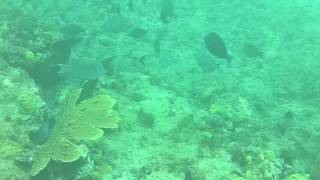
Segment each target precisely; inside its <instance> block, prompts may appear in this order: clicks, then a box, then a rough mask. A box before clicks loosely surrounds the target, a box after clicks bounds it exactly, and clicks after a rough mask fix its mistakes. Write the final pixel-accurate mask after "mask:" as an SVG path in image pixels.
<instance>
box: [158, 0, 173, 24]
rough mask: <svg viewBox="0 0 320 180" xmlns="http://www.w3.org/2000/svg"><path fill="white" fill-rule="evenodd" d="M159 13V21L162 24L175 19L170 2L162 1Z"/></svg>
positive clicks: (167, 0)
mask: <svg viewBox="0 0 320 180" xmlns="http://www.w3.org/2000/svg"><path fill="white" fill-rule="evenodd" d="M161 5H162V6H161V11H160V20H161V21H162V22H164V23H166V24H167V23H169V20H170V19H171V18H175V17H176V16H175V13H174V4H173V2H172V0H162V3H161Z"/></svg>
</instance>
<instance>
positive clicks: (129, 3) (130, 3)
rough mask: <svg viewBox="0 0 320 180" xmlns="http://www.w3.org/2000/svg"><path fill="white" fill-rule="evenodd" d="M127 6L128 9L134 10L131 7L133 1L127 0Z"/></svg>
mask: <svg viewBox="0 0 320 180" xmlns="http://www.w3.org/2000/svg"><path fill="white" fill-rule="evenodd" d="M128 7H129V9H130V11H133V10H134V9H133V1H132V0H129V2H128Z"/></svg>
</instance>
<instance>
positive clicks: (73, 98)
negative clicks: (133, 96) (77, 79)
mask: <svg viewBox="0 0 320 180" xmlns="http://www.w3.org/2000/svg"><path fill="white" fill-rule="evenodd" d="M80 92H81V89H75V90H71V92H70V93H69V94H68V96H67V97H66V101H65V106H64V110H63V112H62V115H61V117H60V119H59V120H58V122H57V124H56V126H55V127H54V129H53V130H52V134H51V135H50V137H49V139H48V140H47V142H46V143H45V144H43V145H42V146H40V147H38V149H37V152H36V154H35V157H34V162H33V165H32V168H31V175H32V176H35V175H37V174H38V173H39V172H40V171H41V170H43V169H44V168H45V167H46V166H47V164H48V163H49V161H50V159H53V160H56V161H60V162H72V161H75V160H77V159H78V158H79V157H80V156H81V154H82V147H81V145H79V144H77V143H76V142H79V141H81V140H96V139H98V138H99V137H101V136H102V135H103V130H102V128H117V127H118V122H119V121H120V118H119V115H118V112H117V111H115V110H114V109H113V106H114V105H115V101H114V100H113V99H112V98H111V97H110V96H108V95H106V94H99V95H97V96H95V97H93V98H91V99H87V100H84V101H82V102H80V103H79V104H76V103H77V100H78V98H79V95H80Z"/></svg>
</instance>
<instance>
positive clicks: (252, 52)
mask: <svg viewBox="0 0 320 180" xmlns="http://www.w3.org/2000/svg"><path fill="white" fill-rule="evenodd" d="M243 52H244V54H245V55H246V56H247V57H249V58H262V56H263V53H262V52H261V51H260V49H258V48H257V47H256V46H255V45H253V44H250V43H247V44H245V45H244V46H243Z"/></svg>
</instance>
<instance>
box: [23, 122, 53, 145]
mask: <svg viewBox="0 0 320 180" xmlns="http://www.w3.org/2000/svg"><path fill="white" fill-rule="evenodd" d="M55 123H56V121H55V119H53V118H50V119H48V120H47V121H45V122H44V123H43V124H42V125H41V126H40V127H39V129H38V130H37V131H32V132H30V134H29V137H30V139H31V140H32V141H33V142H34V143H35V144H38V145H42V144H44V143H45V142H46V141H47V140H48V138H49V136H50V134H51V132H52V129H53V127H54V125H55Z"/></svg>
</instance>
